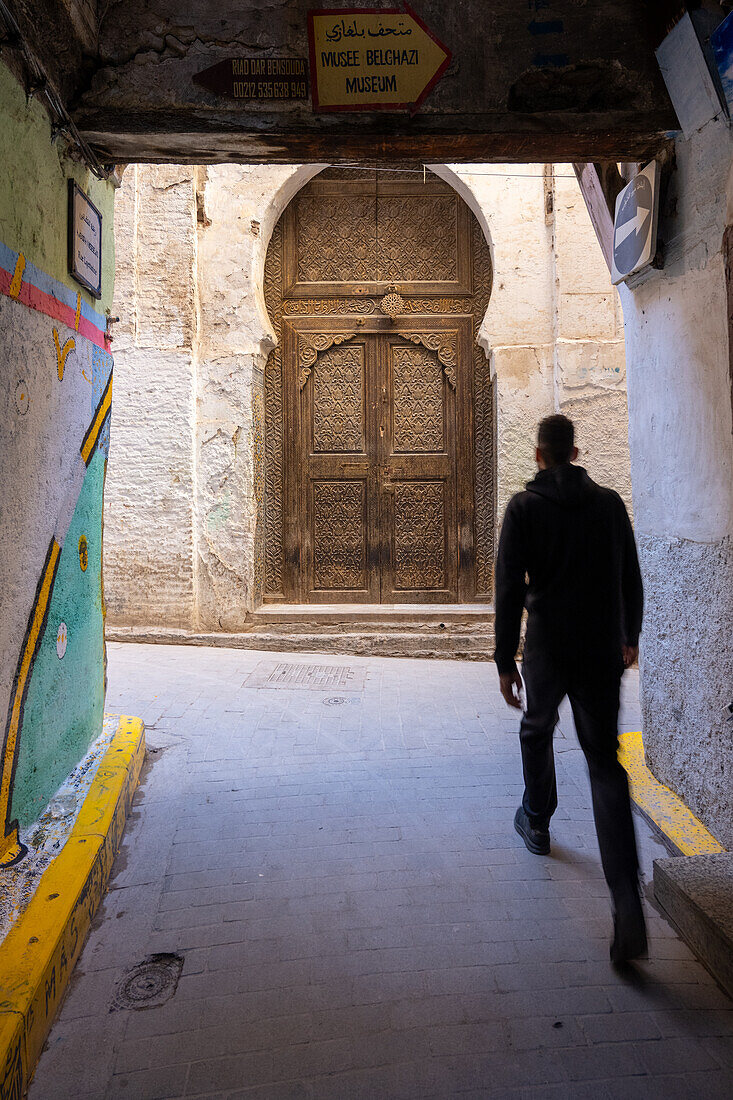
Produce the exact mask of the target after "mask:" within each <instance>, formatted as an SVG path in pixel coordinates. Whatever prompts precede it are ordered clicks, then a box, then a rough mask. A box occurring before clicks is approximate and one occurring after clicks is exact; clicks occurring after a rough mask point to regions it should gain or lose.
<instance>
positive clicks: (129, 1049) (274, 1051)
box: [30, 644, 733, 1100]
mask: <svg viewBox="0 0 733 1100" xmlns="http://www.w3.org/2000/svg"><path fill="white" fill-rule="evenodd" d="M109 648H110V652H109V693H108V703H107V705H108V709H110V710H112V709H114V710H120V711H122V712H126V713H132V714H139V715H141V716H142V717H143V718H144V719H145V721H146V723H147V724H148V743H149V746H151V750H152V751H151V756H150V765H149V767H148V768H147V772H146V776H145V779H144V782H143V785H142V787H141V789H140V790H139V792H138V795H137V800H136V808H135V811H134V813H133V815H132V819H131V821H130V824H129V826H128V830H127V834H126V837H125V841H124V845H123V851H122V853H121V855H120V858H119V860H118V862H117V865H116V868H115V874H114V877H113V881H112V885H111V890H110V893H109V896H108V898H107V900H106V901H105V903H104V905H103V907H102V909H101V910H100V914H99V916H98V919H97V921H96V925H95V928H94V929H93V931H92V933H91V936H90V938H89V941H88V943H87V945H86V948H85V950H84V953H83V955H82V958H81V961H80V964H79V967H78V971H77V974H76V976H75V979H74V982H73V986H72V988H71V991H70V993H69V995H68V997H67V999H66V1001H65V1004H64V1006H63V1009H62V1012H61V1015H60V1018H59V1020H58V1021H57V1023H56V1026H55V1027H54V1029H53V1031H52V1033H51V1036H50V1039H49V1042H48V1047H47V1050H46V1053H45V1054H44V1055H43V1057H42V1059H41V1062H40V1065H39V1068H38V1070H37V1073H36V1077H35V1080H34V1083H33V1085H32V1087H31V1090H30V1097H31V1100H57V1098H64V1100H66V1098H72V1097H73V1098H77V1097H83V1098H92V1100H97V1098H99V1100H103V1098H104V1100H106V1098H122V1097H125V1098H127V1100H146V1098H149V1100H152V1098H156V1097H184V1096H185V1097H198V1096H206V1097H217V1098H223V1097H228V1098H234V1097H242V1098H244V1097H252V1098H258V1100H259V1098H262V1100H265V1098H268V1100H289V1098H300V1097H303V1098H308V1100H352V1098H353V1100H357V1098H365V1100H376V1098H380V1100H397V1098H402V1097H419V1098H421V1100H427V1098H433V1097H435V1098H441V1100H442V1098H450V1097H454V1096H461V1097H501V1098H504V1097H506V1098H513V1097H527V1098H533V1100H540V1098H541V1100H545V1098H547V1100H550V1098H555V1097H558V1098H560V1097H562V1098H569V1097H584V1098H586V1097H587V1098H591V1097H592V1098H593V1100H609V1098H623V1100H633V1098H637V1097H638V1098H644V1100H653V1098H656V1097H660V1098H661V1097H664V1100H675V1098H683V1097H685V1098H690V1100H692V1098H695V1100H700V1098H704V1100H715V1098H718V1097H719V1098H722V1097H725V1098H726V1100H729V1098H730V1097H731V1095H733V1011H732V1008H733V1006H732V1005H731V1002H730V1001H729V1000H728V999H727V998H726V997H725V996H724V995H723V994H722V993H721V992H720V991H719V989H718V988H717V986H716V985H715V983H714V982H713V981H712V979H711V978H710V977H709V976H708V974H707V973H706V971H705V970H703V968H702V967H701V966H699V965H698V964H697V963H696V962H695V961H694V960H693V959H692V958H691V956H690V954H689V952H688V951H687V950H686V948H685V947H684V945H683V944H682V943H680V941H679V940H678V939H677V937H676V936H675V934H674V933H673V931H672V930H671V929H670V927H669V926H668V925H667V924H666V923H665V921H664V920H662V919H661V918H660V917H659V916H658V915H657V914H656V913H655V912H654V910H653V909H651V908H649V922H650V931H651V937H652V939H651V957H650V960H649V961H648V962H646V963H644V964H643V965H640V966H639V967H638V969H637V972H636V977H635V979H634V980H631V979H629V978H626V979H624V978H621V977H619V976H618V975H616V974H615V973H614V971H613V970H612V969H611V967H610V965H609V963H608V941H609V934H610V917H609V905H608V900H607V896H606V890H605V885H604V883H603V880H602V878H601V875H600V869H599V861H598V854H597V849H596V842H595V838H594V834H593V829H592V822H591V812H590V806H589V794H588V784H587V779H586V775H585V769H584V763H583V760H582V757H581V754H580V752H579V750H578V748H577V747H576V743H575V740H574V734H573V730H572V723H571V722H570V721H569V719H568V717H567V714H566V715H565V716H564V718H563V719H562V721H561V727H560V733H559V735H558V738H557V749H558V762H559V763H558V771H559V788H560V809H559V811H558V813H557V815H556V817H555V818H554V822H553V824H554V828H553V844H554V846H553V855H552V857H550V858H544V857H537V856H532V855H530V854H529V853H528V852H527V851H526V850H525V848H524V847H523V845H522V844H521V842H520V840H519V838H518V837H517V836H516V834H515V833H514V831H513V829H512V816H513V813H514V809H515V807H516V805H517V802H518V800H519V797H520V793H521V783H520V765H519V755H518V746H517V739H516V720H515V719H514V717H513V716H512V714H511V713H510V712H509V711H508V710H507V708H506V707H505V706H504V704H503V703H502V701H501V699H500V697H499V695H498V692H497V685H496V679H495V673H494V670H493V668H490V667H487V666H486V665H483V664H477V663H475V664H474V663H459V662H449V661H431V662H427V661H425V662H421V661H410V660H395V659H385V658H382V659H374V658H338V657H313V656H310V655H304V654H299V655H297V656H292V657H291V656H288V655H283V654H278V655H277V656H278V660H284V661H293V662H302V663H314V662H315V663H318V664H329V665H332V664H336V665H337V664H347V663H348V664H349V665H351V666H353V667H355V668H357V669H359V670H362V669H363V670H366V681H365V685H364V689H363V692H359V691H340V690H338V691H337V690H329V691H327V692H325V693H324V692H321V691H315V690H308V689H298V690H292V689H278V690H272V689H270V688H267V687H255V686H248V677H249V676H250V674H251V673H252V671H253V670H254V669H255V667H256V666H257V665H258V663H259V662H261V661H263V660H271V659H272V655H268V654H258V653H251V652H242V651H235V650H222V649H196V648H191V647H175V646H145V645H120V644H115V645H111V646H110V647H109ZM253 679H255V680H256V682H258V683H261V682H262V679H263V677H262V676H261V675H260V676H258V677H253ZM635 687H636V685H635V680H634V678H633V677H632V676H627V678H626V681H625V686H624V698H625V706H624V711H623V714H622V728H627V729H628V728H636V727H637V726H638V711H637V709H636V703H635ZM334 697H335V698H339V699H341V700H345V701H343V702H340V703H338V702H337V703H329V700H330V699H331V700H332V699H333V698H334ZM638 832H639V836H640V839H641V843H642V848H643V857H644V870H645V873H646V876H647V878H648V877H649V875H650V872H651V861H652V859H653V858H654V857H655V856H657V855H660V854H662V849H661V848H660V847H659V845H658V844H657V843H656V842H655V841H654V840H653V839H652V837H651V835H650V832H649V830H648V828H647V827H646V826H645V825H644V824H643V823H638ZM156 952H178V953H180V954H182V955H183V956H184V959H185V962H184V965H183V973H182V976H181V978H180V981H179V984H178V988H177V991H176V992H175V994H174V996H173V997H172V998H171V999H170V1000H169V1001H168V1002H167V1003H166V1004H164V1005H162V1006H161V1007H158V1008H150V1009H147V1010H146V1011H131V1010H119V1009H118V1010H115V1011H110V1005H111V1003H112V1000H113V996H114V992H115V987H116V984H117V982H118V981H119V979H120V978H121V977H122V975H124V974H125V972H126V971H127V970H128V969H129V968H130V967H132V966H133V965H134V964H136V963H137V962H138V961H140V960H142V959H144V958H145V957H146V956H148V955H150V954H153V953H156Z"/></svg>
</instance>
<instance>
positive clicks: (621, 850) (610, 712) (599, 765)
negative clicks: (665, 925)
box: [519, 650, 638, 892]
mask: <svg viewBox="0 0 733 1100" xmlns="http://www.w3.org/2000/svg"><path fill="white" fill-rule="evenodd" d="M622 673H623V666H622V662H621V660H620V659H619V661H618V662H615V661H603V662H601V661H599V662H596V663H594V664H593V665H592V666H588V667H586V666H582V665H578V666H575V667H574V666H573V664H572V663H570V664H568V665H563V664H561V663H559V662H557V661H556V660H554V659H553V658H552V657H551V656H548V655H547V654H545V653H544V652H541V651H537V650H530V652H525V657H524V661H523V663H522V676H523V678H524V682H525V686H526V689H527V710H526V713H525V714H524V717H523V718H522V725H521V728H520V733H519V737H520V742H521V746H522V766H523V769H524V784H525V790H524V797H523V799H522V805H523V807H524V810H525V812H526V814H527V816H528V817H529V820H530V822H531V824H532V825H533V826H534V827H535V828H543V829H544V828H547V826H548V825H549V822H550V818H551V817H552V815H553V813H554V812H555V810H556V809H557V784H556V781H555V757H554V753H553V746H552V737H553V732H554V729H555V726H556V725H557V720H558V713H557V708H558V707H559V705H560V703H561V702H562V700H563V699H564V697H565V696H566V695H567V696H568V698H569V699H570V705H571V707H572V710H573V717H574V719H575V728H576V730H577V734H578V740H579V741H580V747H581V748H582V750H583V752H584V753H585V759H586V761H587V764H588V772H589V775H590V789H591V797H592V800H593V817H594V819H595V823H596V833H597V835H598V845H599V847H600V850H601V863H602V864H603V873H604V874H605V876H606V882H607V883H608V885H609V887H610V889H611V891H612V892H615V891H617V890H621V889H623V888H624V887H628V885H629V884H630V883H632V882H635V881H636V877H637V874H638V857H637V853H636V837H635V836H634V823H633V821H632V818H631V801H630V798H629V783H628V779H627V778H626V772H625V771H624V769H623V768H622V766H621V764H619V762H618V757H617V750H618V742H617V738H618V708H619V687H620V684H621V675H622Z"/></svg>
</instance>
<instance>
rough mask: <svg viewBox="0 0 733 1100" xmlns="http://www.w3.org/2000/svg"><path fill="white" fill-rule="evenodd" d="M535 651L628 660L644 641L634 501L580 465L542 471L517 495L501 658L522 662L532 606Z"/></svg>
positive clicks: (509, 666)
mask: <svg viewBox="0 0 733 1100" xmlns="http://www.w3.org/2000/svg"><path fill="white" fill-rule="evenodd" d="M523 607H526V608H527V637H526V641H525V648H526V650H527V652H529V651H530V650H535V649H541V650H543V651H544V652H546V653H547V654H548V655H553V656H554V657H556V658H557V659H558V660H559V661H562V662H563V664H564V665H567V664H568V663H569V664H571V665H572V666H574V667H581V668H582V667H588V666H591V665H594V664H596V663H597V662H598V661H614V662H620V657H621V649H622V646H623V645H629V646H635V645H637V644H638V640H639V632H640V630H641V618H642V611H643V590H642V583H641V573H640V571H639V560H638V558H637V555H636V545H635V543H634V533H633V531H632V528H631V523H630V522H629V517H628V514H627V512H626V508H625V506H624V502H623V501H622V500H621V497H620V496H619V495H618V493H616V492H614V491H613V490H612V489H604V488H603V487H602V486H600V485H596V483H595V482H594V481H592V480H591V479H590V478H589V477H588V474H587V473H586V472H585V470H584V469H583V468H582V467H580V466H572V465H570V463H564V464H562V465H560V466H553V467H551V468H550V469H548V470H540V472H539V473H538V474H537V477H536V478H535V479H534V481H530V482H528V484H527V488H526V491H525V492H523V493H517V494H516V496H514V497H512V499H511V500H510V502H509V506H508V507H507V510H506V514H505V516H504V523H503V525H502V529H501V538H500V539H499V553H498V556H497V563H496V652H495V653H494V660H495V661H496V664H497V667H498V670H499V672H500V673H504V672H511V671H513V669H514V668H515V663H514V658H515V655H516V652H517V648H518V645H519V631H520V624H521V619H522V608H523Z"/></svg>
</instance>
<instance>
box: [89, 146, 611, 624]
mask: <svg viewBox="0 0 733 1100" xmlns="http://www.w3.org/2000/svg"><path fill="white" fill-rule="evenodd" d="M320 167H321V166H318V165H298V166H295V165H293V166H277V165H270V166H246V167H243V166H240V165H215V166H209V167H208V168H197V169H190V168H184V169H181V168H178V169H172V168H168V169H160V168H156V167H154V166H139V167H137V168H130V169H128V170H127V171H126V173H125V176H124V179H123V187H122V192H121V196H120V201H118V206H117V217H118V226H119V235H118V247H119V249H120V252H121V253H124V255H121V257H120V262H119V273H118V296H117V298H116V300H115V313H116V314H119V315H120V317H121V321H120V323H119V326H118V327H117V329H116V340H115V351H116V357H117V362H118V366H117V383H116V385H117V397H118V401H117V405H116V412H115V431H114V434H113V439H112V448H113V463H112V466H111V474H110V477H109V479H108V489H107V494H106V501H107V503H106V517H107V518H106V522H107V538H106V551H105V552H106V557H105V564H106V582H107V595H108V603H109V613H110V620H111V621H112V622H113V623H115V624H120V625H136V624H140V625H143V624H147V625H153V624H158V625H166V626H182V627H184V628H186V627H188V626H189V624H190V625H191V626H195V627H196V628H197V629H201V630H223V631H236V630H237V629H240V628H241V627H242V626H243V625H244V624H245V622H246V619H247V615H248V614H249V612H250V611H251V610H252V608H253V607H254V606H255V605H256V602H257V593H256V591H255V575H256V565H255V556H256V547H257V546H258V536H257V517H258V508H259V507H260V505H261V501H258V492H261V489H260V488H259V487H258V484H257V478H256V476H255V457H256V455H257V452H258V448H260V447H261V446H262V426H263V425H262V410H263V406H262V372H263V369H264V365H265V361H266V358H267V354H268V353H269V351H270V350H271V348H272V347H273V344H274V335H273V333H272V330H271V326H270V322H269V318H268V317H267V312H266V309H265V304H264V299H263V274H264V264H265V257H266V253H267V245H268V243H269V240H270V236H271V234H272V230H273V228H274V226H275V224H276V222H277V219H278V218H279V216H280V214H281V213H282V211H283V210H284V209H285V206H286V205H287V203H288V202H289V201H290V199H291V198H292V197H293V195H294V194H295V193H296V192H297V191H298V190H299V189H300V188H301V187H302V186H303V185H304V184H305V183H306V182H307V181H308V180H309V179H310V178H312V176H313V175H315V174H316V173H317V172H318V171H319V168H320ZM431 169H432V170H433V171H435V172H436V173H437V174H438V175H440V176H442V177H443V178H444V179H446V180H447V181H448V182H450V183H451V185H452V186H453V187H455V188H456V190H457V191H458V192H459V194H460V195H461V196H462V197H463V198H464V199H465V200H466V202H467V203H468V205H469V206H470V208H471V209H472V211H473V212H474V214H475V215H476V217H477V218H478V219H479V222H480V224H481V226H482V228H483V230H484V233H485V234H486V236H487V239H488V240H489V242H490V245H491V249H492V260H493V268H494V281H493V291H492V299H491V302H490V305H489V309H488V312H487V315H486V319H485V322H484V325H483V330H482V334H481V343H482V346H483V347H484V350H485V351H486V353H487V355H489V357H490V359H491V363H492V371H493V373H494V377H495V384H496V389H497V436H498V448H497V455H498V460H497V517H498V518H499V519H500V517H501V515H502V514H503V510H504V507H505V505H506V503H507V502H508V500H509V497H510V496H511V495H512V493H514V492H516V491H517V490H519V489H521V488H523V486H524V482H525V481H526V480H527V479H528V478H529V477H531V476H532V474H533V470H534V439H535V433H536V426H537V422H538V420H539V419H540V418H541V417H542V416H545V415H547V414H548V413H551V412H553V411H556V410H559V409H561V408H562V409H565V408H566V407H567V408H568V410H569V411H570V413H571V415H573V416H574V417H575V418H576V419H577V420H578V421H579V424H578V429H579V436H580V439H579V442H580V445H581V448H582V449H583V450H584V457H586V455H587V459H588V466H589V468H590V470H591V473H592V474H594V475H596V474H597V475H598V476H600V477H602V478H603V479H604V480H606V481H607V482H608V483H610V484H612V485H613V486H614V487H615V488H617V489H618V490H619V491H620V492H622V494H624V495H625V497H626V498H627V500H629V502H630V492H629V473H628V462H629V460H628V446H627V437H626V423H625V373H624V350H623V333H622V329H621V325H620V320H619V313H618V305H617V296H616V292H615V291H614V290H613V288H612V287H611V284H610V279H609V276H608V272H607V269H606V267H605V263H604V260H603V257H602V254H601V252H600V248H599V247H598V244H597V242H596V239H595V236H594V234H593V230H592V227H591V225H590V221H589V219H588V216H587V213H586V211H585V207H584V205H583V203H582V199H581V198H580V193H579V191H578V188H577V184H576V183H575V180H574V177H573V178H568V179H566V178H565V177H572V169H571V168H569V167H568V166H558V167H557V168H556V169H555V171H554V172H553V170H552V168H551V167H550V166H547V167H546V168H543V166H541V165H530V166H526V165H525V166H500V165H460V166H459V165H453V166H448V165H432V166H431ZM161 172H171V173H174V174H175V173H178V174H179V176H180V177H181V178H183V177H185V180H186V184H185V187H184V189H183V190H181V189H180V185H175V186H173V184H172V183H171V185H170V187H168V186H166V187H162V186H158V184H156V187H157V190H156V189H155V188H153V187H152V186H151V183H150V181H151V180H158V181H160V178H161V177H160V173H161ZM167 178H168V177H166V179H167ZM170 179H171V181H172V179H173V176H172V175H171V177H170ZM151 203H152V204H153V206H154V209H153V210H152V211H151V212H150V213H149V214H148V215H147V216H148V217H149V218H150V219H151V220H152V219H154V220H155V221H157V222H158V223H159V224H160V225H161V226H166V227H167V232H168V234H169V238H168V239H169V240H170V241H171V242H172V244H175V241H176V240H178V239H179V238H180V236H181V234H182V233H185V235H186V240H187V241H188V239H189V236H188V235H189V232H190V225H191V222H192V220H193V221H195V223H196V231H195V234H194V239H193V242H192V246H191V247H192V249H193V255H192V256H191V259H190V262H189V261H188V260H187V262H186V266H185V270H183V269H182V270H181V271H180V272H178V273H177V274H176V277H175V278H171V277H169V274H168V273H157V274H155V276H154V278H153V273H151V272H150V271H146V270H145V269H144V268H143V266H142V258H141V255H140V244H139V243H138V244H135V239H136V231H135V228H134V226H135V224H139V223H140V220H141V218H142V217H143V212H142V205H149V204H151ZM168 204H170V206H171V217H170V219H169V218H168V214H167V207H168ZM186 204H188V209H189V214H188V215H185V213H184V207H185V205H186ZM135 211H137V213H136V214H135ZM135 218H137V222H135ZM138 236H139V231H138ZM566 247H567V248H572V249H573V252H572V257H571V258H569V259H568V261H567V262H566V263H564V264H563V263H561V261H560V260H559V258H558V251H559V249H560V248H566ZM187 248H188V246H187ZM187 255H188V252H187ZM187 279H188V281H187ZM161 280H164V284H163V283H161ZM191 280H192V281H193V293H191V286H192V283H191ZM163 295H168V296H169V298H168V299H167V300H166V309H167V310H168V311H169V312H170V311H171V310H179V309H180V310H182V311H183V312H185V313H186V314H187V316H190V317H191V319H192V324H191V326H189V327H188V328H187V329H186V330H185V333H184V335H183V337H182V344H185V345H186V347H187V348H189V349H190V360H188V362H187V365H186V368H185V379H186V386H188V383H189V379H190V378H191V374H190V373H189V372H190V371H192V372H193V382H192V385H193V388H194V391H195V412H194V421H193V425H191V424H190V422H189V420H188V419H186V417H187V415H188V414H186V416H184V412H183V409H182V408H174V407H173V406H172V405H171V412H170V425H169V429H170V434H173V432H174V426H175V425H177V426H178V432H177V437H178V439H179V440H180V442H181V448H182V449H181V452H180V457H181V461H182V463H183V464H184V465H185V464H186V463H187V464H188V469H189V473H188V474H187V475H185V476H184V475H183V474H181V475H180V476H181V480H180V482H179V483H178V484H179V487H178V489H177V500H178V505H179V506H177V509H176V511H175V514H174V512H173V511H170V512H166V514H165V523H164V524H161V522H160V513H159V514H158V515H157V516H156V515H152V516H151V515H150V514H149V513H148V511H147V508H146V505H145V495H146V494H147V495H148V496H150V497H151V498H152V499H154V500H156V501H157V500H158V499H159V498H162V497H163V496H166V497H167V496H168V495H169V493H170V484H169V482H170V478H169V475H168V473H167V468H166V464H165V462H164V461H162V456H161V454H160V452H159V451H156V445H155V442H154V440H153V439H152V438H150V439H149V442H148V443H147V444H145V442H144V440H143V435H144V434H146V433H147V434H148V436H150V435H151V433H154V432H155V430H156V428H155V426H154V425H155V424H156V422H157V418H159V417H160V415H161V413H160V410H161V408H162V405H163V395H164V394H165V393H167V392H169V390H170V387H171V384H172V379H171V377H170V375H169V364H168V363H167V362H166V361H164V358H162V357H161V356H162V349H164V348H167V345H165V343H164V339H165V334H163V333H155V332H153V333H152V334H151V337H150V340H149V342H148V343H147V344H145V345H144V346H143V345H142V344H141V343H140V337H139V336H135V335H134V331H133V330H134V318H135V316H136V313H137V311H138V310H139V305H138V303H139V302H140V301H141V300H142V299H144V300H145V301H146V303H148V305H149V306H150V309H151V311H152V312H153V313H154V309H155V303H156V302H159V301H161V300H162V296H163ZM170 296H172V298H173V300H171V298H170ZM175 302H177V303H178V304H177V305H176V304H175ZM182 331H183V330H182ZM123 333H124V338H123V336H122V334H123ZM156 340H157V343H156ZM179 351H180V353H181V354H182V349H179ZM165 354H166V355H168V354H169V349H168V350H166V352H165ZM173 369H174V368H173V366H172V365H170V370H173ZM181 369H183V368H181ZM135 379H137V380H138V381H135ZM141 379H144V386H145V393H146V395H147V396H146V403H147V408H148V409H149V410H150V412H149V414H148V416H147V418H146V419H145V420H141V417H142V416H143V415H144V410H142V409H141V407H140V386H141V385H142V382H141V381H140V380H141ZM128 392H129V397H130V400H129V402H128V400H127V394H128ZM143 427H144V428H145V432H143V430H142V429H143ZM123 433H124V439H125V445H124V446H122V445H120V446H119V447H118V445H117V441H118V440H119V441H122V439H123ZM133 436H135V437H137V442H134V441H133V442H129V441H130V440H131V438H132V437H133ZM184 440H188V441H189V442H190V450H189V451H188V452H186V454H184V450H183V447H184V442H183V441H184ZM146 446H147V447H148V450H149V455H148V452H147V451H146V452H145V454H146V455H148V457H147V458H144V455H143V449H144V448H145V447H146ZM155 453H157V454H158V457H159V459H160V460H159V461H156V459H155ZM143 468H144V474H143V473H142V470H143ZM187 493H188V494H189V496H188V501H189V503H190V504H192V507H193V511H192V513H190V512H187V511H186V510H185V508H184V501H185V499H186V495H187ZM123 523H125V524H127V525H128V526H127V530H128V531H129V530H131V529H132V530H134V532H135V540H134V542H135V543H136V547H137V548H136V550H135V551H134V553H135V554H136V555H138V558H137V565H136V569H135V570H133V569H132V568H131V564H130V562H129V554H130V549H129V548H127V549H126V547H127V546H128V543H129V541H130V540H127V539H126V538H125V537H124V529H123V527H122V524H123ZM191 524H192V526H191ZM164 528H165V529H164ZM189 553H190V555H191V556H190V558H188V564H184V562H183V558H184V557H185V556H186V555H187V554H189ZM146 560H147V561H150V562H152V563H154V566H153V567H152V568H151V570H150V578H149V581H148V580H147V579H146V578H145V577H144V575H143V574H144V572H145V569H146ZM166 562H168V563H169V565H168V566H166ZM184 577H185V578H186V589H185V593H184V592H183V591H182V590H181V588H180V582H181V578H184ZM177 585H178V586H179V587H176V586H177ZM156 592H159V593H160V595H159V596H157V595H156Z"/></svg>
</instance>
